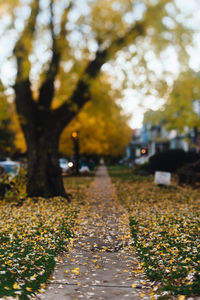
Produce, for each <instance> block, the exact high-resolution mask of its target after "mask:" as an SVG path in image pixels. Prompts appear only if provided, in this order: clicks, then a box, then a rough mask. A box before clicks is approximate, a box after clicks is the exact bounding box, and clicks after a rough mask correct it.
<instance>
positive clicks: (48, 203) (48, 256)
mask: <svg viewBox="0 0 200 300" xmlns="http://www.w3.org/2000/svg"><path fill="white" fill-rule="evenodd" d="M92 180H93V178H92V177H84V176H83V177H77V178H76V177H67V178H64V183H65V188H66V190H67V192H68V193H71V194H72V202H71V203H70V204H68V202H67V201H66V200H65V199H63V198H60V197H55V198H53V199H42V198H41V199H35V200H33V199H28V198H27V199H26V200H25V201H24V202H23V203H22V205H19V202H16V201H15V200H14V197H8V198H9V199H7V200H5V199H4V200H0V297H5V296H12V297H16V299H18V298H19V299H29V298H30V297H31V295H34V293H35V292H37V291H39V292H42V291H43V288H45V286H46V284H45V282H46V281H47V279H48V278H49V277H50V276H51V274H52V272H53V269H54V266H55V260H56V256H57V255H58V253H61V252H62V251H64V250H65V249H66V246H67V244H68V243H69V239H70V237H71V236H72V235H73V225H74V222H75V219H76V217H77V213H78V211H79V208H80V205H81V204H83V203H84V192H85V190H86V189H87V187H88V186H89V184H90V182H91V181H92Z"/></svg>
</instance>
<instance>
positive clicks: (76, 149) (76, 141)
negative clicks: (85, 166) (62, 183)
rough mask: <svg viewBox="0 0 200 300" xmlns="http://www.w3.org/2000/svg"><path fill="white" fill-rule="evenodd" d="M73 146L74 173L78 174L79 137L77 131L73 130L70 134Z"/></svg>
mask: <svg viewBox="0 0 200 300" xmlns="http://www.w3.org/2000/svg"><path fill="white" fill-rule="evenodd" d="M71 137H72V141H73V146H74V160H75V173H76V175H78V174H79V139H78V131H73V132H72V134H71Z"/></svg>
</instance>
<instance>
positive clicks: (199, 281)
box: [109, 167, 200, 299]
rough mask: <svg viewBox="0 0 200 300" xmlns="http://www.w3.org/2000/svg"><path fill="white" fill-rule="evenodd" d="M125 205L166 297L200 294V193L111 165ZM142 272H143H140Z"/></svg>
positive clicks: (149, 270)
mask: <svg viewBox="0 0 200 300" xmlns="http://www.w3.org/2000/svg"><path fill="white" fill-rule="evenodd" d="M109 172H110V175H111V176H112V179H113V182H114V183H115V186H116V189H117V193H118V196H119V199H120V201H121V203H122V204H123V205H124V206H125V207H126V208H127V210H128V212H129V213H130V226H131V231H132V235H133V241H134V246H135V248H136V251H137V253H138V255H139V256H140V258H141V261H142V268H143V271H144V272H145V273H146V275H147V276H148V277H149V278H150V279H151V280H152V281H155V285H157V286H158V293H159V292H160V291H164V295H165V296H164V297H163V299H169V298H170V297H171V296H172V295H179V298H180V299H184V297H185V296H189V295H190V296H193V295H195V296H197V295H200V191H199V190H197V189H192V188H191V187H189V186H185V187H180V186H178V185H177V184H176V181H175V180H173V181H172V185H170V186H168V187H160V186H157V185H155V184H154V183H153V177H152V176H149V177H141V176H134V174H133V171H132V170H131V169H130V168H126V167H110V168H109ZM135 271H136V272H137V271H141V270H135Z"/></svg>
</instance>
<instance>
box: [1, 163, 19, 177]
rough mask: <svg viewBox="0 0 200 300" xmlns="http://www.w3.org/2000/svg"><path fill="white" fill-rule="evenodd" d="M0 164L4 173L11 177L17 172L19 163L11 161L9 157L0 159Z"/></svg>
mask: <svg viewBox="0 0 200 300" xmlns="http://www.w3.org/2000/svg"><path fill="white" fill-rule="evenodd" d="M0 166H1V167H2V168H3V169H4V171H5V174H8V175H9V177H10V178H13V177H15V176H17V175H18V174H19V171H20V163H19V162H16V161H12V160H10V159H8V160H5V161H0Z"/></svg>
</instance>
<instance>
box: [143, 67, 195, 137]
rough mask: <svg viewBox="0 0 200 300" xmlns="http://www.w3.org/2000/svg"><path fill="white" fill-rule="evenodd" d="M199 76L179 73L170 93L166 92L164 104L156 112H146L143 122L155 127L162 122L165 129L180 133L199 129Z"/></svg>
mask: <svg viewBox="0 0 200 300" xmlns="http://www.w3.org/2000/svg"><path fill="white" fill-rule="evenodd" d="M199 96H200V76H199V74H198V73H195V72H194V71H188V72H184V73H181V74H180V75H179V77H178V79H177V80H176V81H175V82H174V84H173V86H172V87H171V89H170V92H169V91H167V92H166V96H165V97H166V102H165V103H164V105H163V106H162V107H161V109H160V110H157V111H151V110H150V111H148V112H147V113H146V114H145V119H144V122H145V123H148V122H152V123H153V124H155V125H157V124H159V123H161V122H162V124H163V125H164V126H165V127H166V129H168V130H171V129H176V130H177V131H178V132H180V133H182V132H184V130H185V127H186V126H187V127H189V128H190V129H192V128H199V127H200V99H199Z"/></svg>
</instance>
